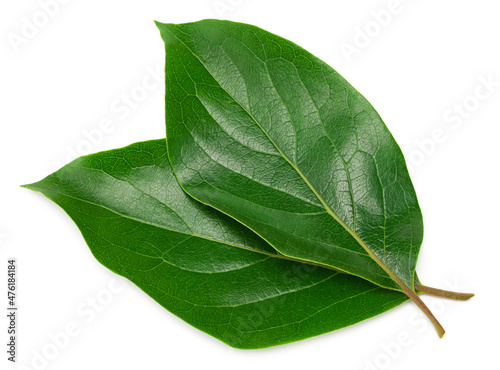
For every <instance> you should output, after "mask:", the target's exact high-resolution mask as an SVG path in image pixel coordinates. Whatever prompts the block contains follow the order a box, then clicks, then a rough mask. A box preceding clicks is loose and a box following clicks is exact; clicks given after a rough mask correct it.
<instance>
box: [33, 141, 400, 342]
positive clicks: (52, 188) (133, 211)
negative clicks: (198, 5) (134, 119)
mask: <svg viewBox="0 0 500 370" xmlns="http://www.w3.org/2000/svg"><path fill="white" fill-rule="evenodd" d="M25 187H27V188H29V189H32V190H35V191H39V192H41V193H43V194H44V195H45V196H46V197H48V198H49V199H51V200H53V201H54V202H55V203H57V204H58V205H59V206H60V207H61V208H63V209H64V211H66V213H67V214H68V215H69V216H70V217H71V218H72V219H73V220H74V222H75V223H76V225H77V226H78V228H79V229H80V231H81V232H82V234H83V237H84V238H85V240H86V242H87V244H88V245H89V247H90V249H91V251H92V253H93V255H94V256H95V257H96V259H97V260H98V261H99V262H100V263H102V264H103V265H104V266H106V267H107V268H109V269H110V270H112V271H114V272H116V273H117V274H119V275H122V276H124V277H126V278H128V279H129V280H131V281H132V282H133V283H134V284H136V285H137V286H138V287H139V288H141V289H142V290H143V291H144V292H145V293H147V294H148V295H149V296H151V297H152V298H153V299H154V300H156V301H157V302H158V303H159V304H161V305H162V306H163V307H165V308H166V309H167V310H169V311H170V312H172V313H173V314H175V315H177V316H178V317H180V318H181V319H183V320H184V321H186V322H188V323H189V324H191V325H193V326H194V327H196V328H198V329H200V330H202V331H204V332H206V333H208V334H210V335H212V336H214V337H216V338H218V339H220V340H222V341H224V342H225V343H227V344H229V345H230V346H233V347H237V348H248V349H249V348H263V347H269V346H274V345H279V344H284V343H289V342H293V341H297V340H301V339H305V338H309V337H312V336H316V335H319V334H322V333H326V332H329V331H332V330H336V329H340V328H342V327H345V326H348V325H352V324H355V323H357V322H359V321H362V320H365V319H367V318H370V317H373V316H375V315H377V314H379V313H382V312H385V311H387V310H389V309H391V308H393V307H395V306H397V305H399V304H401V303H403V302H405V301H406V300H407V297H406V296H405V295H404V294H401V293H399V292H396V291H392V290H387V289H383V288H380V287H378V286H377V285H374V284H372V283H369V282H367V281H365V280H363V279H360V278H358V277H355V276H352V275H346V274H342V273H339V272H336V271H333V270H331V269H328V268H324V267H319V266H317V265H311V264H304V263H300V262H296V261H293V260H291V259H290V258H288V257H285V256H282V255H279V254H277V253H276V251H275V250H274V249H273V248H272V247H271V246H269V245H268V244H267V243H265V242H264V241H263V240H262V239H261V238H259V237H258V236H257V235H255V234H254V233H252V232H251V231H250V230H248V229H246V228H245V227H244V226H243V225H241V224H240V223H238V222H236V221H234V220H233V219H231V218H229V217H227V216H225V215H223V214H221V213H219V212H218V211H216V210H214V209H213V208H211V207H207V206H204V205H202V204H200V203H198V202H196V201H195V200H193V199H192V198H191V197H189V196H188V195H186V194H185V193H184V192H183V191H182V189H181V188H180V187H179V184H178V183H177V180H176V179H175V176H174V174H173V172H172V170H171V167H170V164H169V162H168V159H167V155H166V148H165V140H164V139H162V140H155V141H148V142H142V143H136V144H133V145H131V146H128V147H126V148H123V149H117V150H112V151H107V152H101V153H98V154H93V155H89V156H85V157H81V158H79V159H77V160H75V161H73V162H72V163H70V164H68V165H67V166H65V167H63V168H62V169H60V170H59V171H57V172H55V173H54V174H52V175H50V176H48V177H47V178H45V179H44V180H42V181H40V182H38V183H35V184H32V185H27V186H25Z"/></svg>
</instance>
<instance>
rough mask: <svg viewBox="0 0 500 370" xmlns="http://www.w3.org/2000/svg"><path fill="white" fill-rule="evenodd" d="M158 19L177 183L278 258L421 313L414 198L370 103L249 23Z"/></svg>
mask: <svg viewBox="0 0 500 370" xmlns="http://www.w3.org/2000/svg"><path fill="white" fill-rule="evenodd" d="M157 25H158V28H159V30H160V33H161V36H162V38H163V40H164V41H165V50H166V65H165V75H166V96H165V105H166V108H165V111H166V126H167V148H168V149H167V150H168V154H169V158H170V161H171V164H172V166H173V169H174V172H175V173H176V176H177V178H178V180H179V182H180V184H181V186H182V187H183V189H184V190H185V191H186V192H187V193H188V194H190V195H191V196H192V197H194V198H195V199H197V200H199V201H200V202H202V203H205V204H208V205H210V206H212V207H214V208H216V209H218V210H220V211H222V212H223V213H225V214H228V215H230V216H231V217H233V218H235V219H236V220H238V221H240V222H241V223H243V224H244V225H246V226H247V227H249V228H250V229H252V230H253V231H255V232H256V233H257V234H258V235H260V236H261V237H262V238H264V239H265V240H266V241H268V242H269V243H270V244H271V245H272V246H273V247H274V248H275V249H276V250H277V251H279V252H280V253H282V254H284V255H286V256H290V257H294V258H297V259H300V260H304V261H313V262H317V263H320V264H323V265H328V266H331V267H333V268H336V269H338V270H341V271H344V272H347V273H350V274H353V275H356V276H359V277H362V278H364V279H367V280H368V281H371V282H373V283H375V284H378V285H380V286H382V287H385V288H389V289H397V290H403V291H404V292H405V293H406V294H407V295H408V296H409V297H410V298H412V300H414V301H415V303H417V305H419V306H420V307H421V308H422V309H423V310H424V311H428V309H427V308H426V307H425V305H424V304H423V302H421V301H420V300H419V298H418V296H417V295H416V294H415V289H414V275H415V266H416V262H417V256H418V252H419V249H420V245H421V242H422V237H423V224H422V215H421V212H420V208H419V205H418V202H417V197H416V194H415V191H414V188H413V185H412V183H411V180H410V177H409V175H408V171H407V168H406V164H405V160H404V157H403V154H402V152H401V150H400V148H399V147H398V145H397V143H396V141H395V140H394V138H393V137H392V135H391V134H390V132H389V130H388V129H387V127H386V126H385V124H384V123H383V122H382V120H381V118H380V117H379V115H378V114H377V112H376V111H375V110H374V109H373V107H372V106H371V105H370V104H369V103H368V101H367V100H366V99H365V98H364V97H363V96H362V95H361V94H360V93H359V92H358V91H356V90H355V89H354V88H353V87H352V86H351V85H350V84H349V83H348V82H347V81H345V80H344V79H343V78H342V77H341V76H340V75H339V74H338V73H337V72H336V71H334V70H333V69H332V68H331V67H330V66H328V65H327V64H325V63H324V62H323V61H321V60H319V59H318V58H316V57H315V56H313V55H311V54H310V53H309V52H307V51H305V50H304V49H302V48H301V47H299V46H297V45H295V44H294V43H292V42H290V41H288V40H285V39H283V38H281V37H278V36H276V35H274V34H271V33H269V32H266V31H264V30H262V29H259V28H257V27H255V26H251V25H247V24H242V23H235V22H229V21H220V20H204V21H200V22H195V23H186V24H178V25H175V24H162V23H157ZM426 314H428V315H430V316H432V314H430V312H426ZM431 320H435V319H434V318H433V317H431ZM435 324H437V322H435ZM437 325H438V324H437ZM440 330H441V329H438V331H440Z"/></svg>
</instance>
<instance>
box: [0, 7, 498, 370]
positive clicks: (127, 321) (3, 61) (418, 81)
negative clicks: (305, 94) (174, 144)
mask: <svg viewBox="0 0 500 370" xmlns="http://www.w3.org/2000/svg"><path fill="white" fill-rule="evenodd" d="M47 1H48V0H44V1H43V2H47ZM62 2H63V1H62V0H61V3H62ZM391 3H394V2H391V1H379V0H376V1H374V0H366V1H352V0H342V1H339V0H337V1H313V0H308V1H291V0H286V1H285V0H282V1H269V0H239V1H238V0H221V1H215V0H198V1H186V0H184V1H171V0H143V1H138V0H135V1H132V0H107V1H96V0H87V1H78V0H71V1H66V2H65V4H60V5H59V6H58V9H55V8H51V9H52V10H51V11H50V13H51V15H45V16H44V15H43V14H41V13H40V12H45V13H47V10H43V8H42V6H41V5H40V2H38V1H34V0H30V1H6V0H2V3H1V5H0V27H1V30H0V33H1V41H0V50H1V57H0V86H1V87H0V94H1V95H0V98H1V100H0V102H1V103H0V104H1V105H0V107H1V108H0V122H1V134H0V171H1V181H0V199H1V203H0V243H1V245H0V317H1V318H0V349H1V350H0V368H1V369H7V368H9V366H8V363H7V361H6V353H5V350H6V342H7V333H6V326H7V322H6V320H5V314H6V310H5V307H6V305H7V303H6V299H5V296H6V265H7V259H8V258H9V257H15V258H17V261H18V288H19V290H18V295H19V298H18V305H19V307H20V309H19V321H18V325H19V337H18V345H19V348H18V354H19V357H18V361H19V362H18V364H22V365H24V366H25V367H20V368H22V369H32V370H36V369H64V370H67V369H72V370H78V369H89V368H92V369H170V368H171V369H180V368H185V369H194V368H198V367H199V368H207V369H234V368H238V369H255V368H256V367H257V368H261V369H271V368H277V367H278V366H279V367H280V368H287V369H303V368H306V367H307V368H319V367H321V368H322V369H347V370H349V369H358V370H364V369H403V368H404V369H407V370H411V369H439V368H444V367H446V368H453V369H469V368H476V367H477V366H480V365H479V364H480V363H482V364H487V363H488V364H489V368H495V367H496V368H498V360H497V359H498V357H497V355H498V344H499V343H498V338H497V336H498V333H499V330H500V322H499V320H498V304H499V303H500V302H499V298H498V287H497V281H498V279H497V278H496V275H497V271H498V259H499V257H500V249H499V247H500V246H499V241H498V237H497V236H496V233H497V232H498V228H499V222H498V221H499V217H498V209H499V206H500V204H499V203H500V202H499V195H498V189H499V177H498V170H499V159H500V158H499V153H498V147H499V140H500V129H499V126H500V105H499V98H500V47H499V46H500V42H499V37H500V21H499V14H500V5H499V3H498V1H494V0H491V1H486V0H483V1H480V0H477V1H458V0H442V1H439V2H435V1H430V0H427V1H424V0H421V1H410V0H400V1H399V2H398V1H396V4H399V5H397V6H394V5H390V4H391ZM388 11H389V12H391V13H390V14H391V16H390V18H389V17H387V12H388ZM376 14H379V16H377V15H376ZM381 14H385V17H382V18H384V19H382V18H381ZM33 18H35V19H33ZM203 18H225V19H230V20H235V21H241V22H247V23H252V24H255V25H257V26H260V27H262V28H264V29H266V30H268V31H271V32H274V33H276V34H278V35H280V36H283V37H285V38H287V39H289V40H292V41H294V42H296V43H298V44H299V45H301V46H303V47H305V48H306V49H308V50H309V51H311V52H312V53H313V54H315V55H317V56H319V57H320V58H322V59H323V60H325V61H326V62H327V63H329V64H330V65H332V66H333V67H334V68H335V69H336V70H337V71H339V72H340V73H341V74H342V75H343V76H344V77H345V78H346V79H347V80H348V81H350V82H351V83H352V84H353V85H354V86H355V87H356V88H357V89H358V90H359V91H360V92H361V93H362V94H364V95H365V96H366V97H367V98H368V100H369V101H370V102H371V103H372V104H373V105H374V106H375V108H376V109H377V110H378V111H379V113H380V114H381V116H382V117H383V118H384V120H385V122H386V124H387V126H388V127H389V129H390V130H391V131H392V133H393V134H394V136H395V138H396V140H397V141H398V143H399V144H400V146H401V148H402V150H403V152H404V153H405V156H406V158H407V160H408V161H409V162H410V167H411V168H410V171H411V175H412V179H413V182H414V185H415V187H416V190H417V193H418V196H419V201H420V204H421V207H422V211H423V214H424V221H425V228H426V229H425V240H424V243H423V246H422V250H421V253H420V259H419V264H418V271H419V275H420V277H421V279H422V280H423V282H424V283H426V284H427V285H432V286H437V287H441V288H451V289H455V290H460V291H473V292H474V293H476V297H474V298H473V299H471V300H470V301H468V302H454V301H445V300H441V299H431V298H429V297H424V299H425V301H426V302H427V303H428V304H429V305H430V306H431V308H432V309H433V310H434V312H435V314H436V315H437V317H438V318H439V320H440V321H441V323H442V324H443V326H444V327H445V328H446V329H447V333H446V335H445V337H444V338H443V339H441V340H440V339H439V338H438V337H437V335H436V333H435V332H434V330H433V328H432V327H431V326H430V325H429V324H428V323H427V321H425V320H424V319H422V317H421V316H420V314H419V313H418V310H417V308H416V307H415V306H414V305H412V304H410V303H407V304H404V305H403V306H401V307H399V308H397V309H395V310H393V311H390V312H387V313H385V314H383V315H381V316H378V317H376V318H374V319H371V320H368V321H366V322H364V323H361V324H358V325H355V326H353V327H350V328H347V329H343V330H340V331H337V332H333V333H330V334H326V335H322V336H320V337H316V338H313V339H309V340H305V341H302V342H298V343H294V344H289V345H285V346H281V347H275V348H270V349H265V350H257V351H241V350H236V349H232V348H230V347H228V346H226V345H225V344H223V343H221V342H219V341H218V340H216V339H214V338H212V337H210V336H208V335H206V334H203V333H202V332H200V331H198V330H196V329H194V328H192V327H190V326H189V325H187V324H185V323H184V322H182V321H181V320H180V319H178V318H176V317H175V316H173V315H171V314H170V313H168V312H167V311H166V310H164V309H163V308H161V307H160V306H159V305H157V304H156V303H155V302H154V301H152V300H151V299H150V298H148V297H147V296H146V295H145V294H143V293H142V292H141V291H140V290H139V289H137V288H136V287H134V286H133V285H132V284H131V283H128V282H127V281H126V280H125V279H122V278H119V277H116V276H115V275H114V274H113V273H111V272H109V271H108V270H106V268H104V267H102V266H101V265H100V264H99V263H97V262H96V261H95V260H94V258H93V257H92V255H91V254H90V252H89V250H88V248H87V246H86V245H85V243H84V241H83V239H82V237H81V236H80V234H79V232H78V230H77V228H76V226H74V225H73V223H72V222H71V220H70V219H69V218H68V217H67V216H66V215H65V214H64V212H63V211H62V210H60V209H59V208H58V207H57V206H56V205H54V204H52V203H51V202H50V201H48V200H47V199H45V198H44V197H42V196H41V195H40V194H36V193H32V192H30V191H28V190H25V189H21V188H19V187H18V185H20V184H24V183H31V182H34V181H37V180H40V179H41V178H43V177H45V176H46V175H48V174H49V173H51V172H52V171H53V170H55V169H56V168H57V167H58V166H60V165H62V164H64V163H66V162H67V161H68V159H71V156H72V155H74V154H73V153H75V152H80V153H81V154H84V153H86V152H96V151H101V150H106V149H112V148H118V147H122V146H125V145H127V144H130V143H132V142H136V141H141V140H148V139H156V138H161V137H163V136H164V118H163V86H162V84H156V86H151V84H154V80H153V79H151V78H149V77H147V76H148V74H151V72H150V71H151V70H157V69H159V70H160V71H161V70H162V68H163V58H164V49H163V43H162V41H161V39H160V36H159V33H158V31H157V29H156V27H155V25H154V23H153V20H154V19H156V20H159V21H162V22H173V23H181V22H187V21H196V20H200V19H203ZM26 20H27V21H28V22H34V23H35V28H36V29H34V30H33V27H31V29H30V27H27V26H25V24H26V23H25V22H26ZM23 28H24V29H23ZM361 33H364V34H365V35H366V33H368V34H369V35H368V36H365V37H363V36H361ZM21 38H23V39H21ZM20 40H22V41H20ZM19 43H21V44H19ZM349 46H350V47H351V49H350V50H351V51H352V50H354V49H352V48H356V50H355V51H356V52H355V53H354V54H349V53H347V52H346V51H345V50H346V48H349ZM144 78H146V79H147V81H148V82H149V85H148V86H149V87H150V90H148V91H147V93H146V95H144V96H139V95H137V94H139V93H140V91H142V92H144V91H145V90H141V84H142V81H143V79H144ZM160 79H161V77H160ZM488 79H490V80H491V81H492V83H491V84H492V86H490V87H489V88H490V90H491V92H490V93H489V94H487V93H488V90H487V88H486V87H485V86H481V85H484V81H485V80H488ZM481 81H483V82H481ZM494 85H496V86H494ZM132 92H135V94H136V95H135V97H136V98H137V97H139V99H136V100H141V101H132V103H133V104H134V108H133V109H130V111H125V110H124V109H123V106H124V105H123V104H124V101H123V99H125V98H126V96H127V95H130V94H131V93H132ZM478 93H479V98H478V97H476V96H475V95H476V94H478ZM463 104H465V105H466V107H467V108H462V109H465V111H463V112H462V116H460V115H459V114H458V113H457V112H456V111H454V110H456V109H461V108H460V106H462V105H463ZM120 107H121V109H122V110H119V111H117V110H118V109H119V108H120ZM105 119H108V120H110V121H111V125H112V127H111V128H110V129H108V130H107V131H108V132H106V133H103V132H102V130H101V131H100V132H101V134H99V133H97V132H96V130H97V129H99V125H100V122H101V121H102V120H105ZM108 128H109V127H108ZM89 132H90V133H91V134H90V135H91V137H92V138H93V141H94V143H91V142H90V141H89V140H88V138H87V137H86V133H87V134H89ZM113 279H115V280H113ZM110 282H111V283H112V284H114V285H113V290H114V291H115V293H110V292H109V288H108V286H109V284H110ZM116 289H118V290H119V291H118V292H116ZM92 298H96V299H98V304H99V306H98V308H99V310H98V311H96V310H95V309H90V306H89V305H88V304H89V301H88V300H89V299H92ZM99 299H100V301H99ZM103 300H104V301H103ZM99 302H100V303H99ZM103 302H104V303H105V304H104V303H103ZM82 310H83V311H82ZM89 310H90V312H89ZM92 312H93V313H92ZM4 313H5V314H4ZM68 324H69V325H70V326H71V325H73V326H75V327H77V330H76V331H77V332H78V333H77V334H76V335H75V336H73V337H71V338H70V340H69V343H67V344H66V345H65V346H63V347H64V348H60V349H59V348H57V347H54V344H53V340H52V339H51V336H52V337H53V336H58V334H57V333H61V332H63V331H64V330H66V328H67V325H68ZM401 337H406V340H405V341H404V343H402V344H396V343H397V342H398V340H399V341H401ZM388 348H389V349H388ZM54 349H56V351H54ZM44 353H46V354H48V356H45V355H44ZM41 355H43V356H44V357H51V358H50V359H48V360H46V362H45V363H44V362H43V361H42V362H40V361H41V360H40V356H41ZM33 361H34V364H35V365H36V364H38V366H34V364H33ZM370 364H371V365H370Z"/></svg>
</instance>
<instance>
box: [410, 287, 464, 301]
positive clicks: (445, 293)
mask: <svg viewBox="0 0 500 370" xmlns="http://www.w3.org/2000/svg"><path fill="white" fill-rule="evenodd" d="M415 289H416V290H418V291H420V292H421V293H424V294H428V295H432V296H434V297H441V298H447V299H454V300H456V301H467V300H469V299H471V298H472V297H474V293H460V292H452V291H449V290H443V289H437V288H431V287H428V286H425V285H415Z"/></svg>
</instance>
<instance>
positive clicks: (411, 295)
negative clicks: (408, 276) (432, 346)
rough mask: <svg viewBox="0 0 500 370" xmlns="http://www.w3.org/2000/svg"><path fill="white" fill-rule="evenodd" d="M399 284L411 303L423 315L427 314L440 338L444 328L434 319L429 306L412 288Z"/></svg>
mask: <svg viewBox="0 0 500 370" xmlns="http://www.w3.org/2000/svg"><path fill="white" fill-rule="evenodd" d="M398 280H399V279H398ZM400 282H401V281H400ZM399 286H400V287H401V288H403V291H404V293H405V294H406V295H407V296H408V298H410V299H411V300H412V301H413V303H415V304H416V305H417V307H418V308H420V309H421V310H422V312H423V313H424V314H425V316H427V318H428V319H429V320H430V322H431V323H432V325H434V328H435V329H436V331H437V334H438V335H439V338H442V337H443V335H444V333H445V330H444V328H443V327H442V326H441V324H440V323H439V321H438V320H437V319H436V317H435V316H434V315H433V313H432V312H431V310H430V309H429V307H427V306H426V304H425V303H424V301H422V299H420V297H419V296H418V294H417V293H415V292H414V291H413V290H411V289H410V288H408V287H407V286H406V285H405V284H399Z"/></svg>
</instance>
